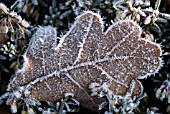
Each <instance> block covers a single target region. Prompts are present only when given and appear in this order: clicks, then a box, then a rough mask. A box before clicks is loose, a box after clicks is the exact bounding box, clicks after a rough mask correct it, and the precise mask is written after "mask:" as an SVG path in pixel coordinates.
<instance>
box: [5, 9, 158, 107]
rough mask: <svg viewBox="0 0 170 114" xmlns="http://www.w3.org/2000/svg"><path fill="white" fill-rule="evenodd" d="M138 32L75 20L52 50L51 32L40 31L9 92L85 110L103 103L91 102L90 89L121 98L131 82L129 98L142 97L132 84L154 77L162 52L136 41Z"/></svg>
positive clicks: (94, 19)
mask: <svg viewBox="0 0 170 114" xmlns="http://www.w3.org/2000/svg"><path fill="white" fill-rule="evenodd" d="M141 31H142V30H141V27H140V26H139V25H138V24H137V23H136V22H134V21H132V20H124V21H119V22H116V23H115V24H113V25H112V26H110V27H109V28H108V30H107V31H106V32H103V23H102V20H101V17H100V16H99V15H98V14H95V13H92V12H85V13H84V14H82V15H80V16H79V17H77V20H76V22H75V23H74V25H73V27H72V28H71V29H70V30H69V32H68V33H67V34H66V35H64V36H63V37H62V39H61V40H60V43H59V44H58V45H57V44H56V43H57V36H56V35H57V33H56V29H55V28H53V27H50V26H48V27H40V28H39V29H38V30H37V32H36V33H35V34H34V36H33V38H32V40H31V42H30V44H29V47H28V49H27V51H26V53H25V63H24V66H23V68H22V69H21V70H19V71H18V72H17V73H16V75H17V76H16V77H15V78H14V79H13V81H12V82H11V83H10V84H9V87H8V90H9V91H11V90H14V89H16V88H17V87H20V86H23V87H25V88H27V87H30V90H29V91H30V93H31V94H30V96H29V97H33V98H36V99H38V100H41V101H44V100H45V101H50V102H57V101H58V100H60V99H62V98H63V97H64V94H65V93H74V97H75V98H76V99H77V100H78V101H80V103H81V104H82V105H83V106H84V107H85V108H88V109H90V110H97V109H98V105H99V104H100V103H101V101H102V100H103V99H99V98H97V97H91V96H90V94H91V91H90V89H89V85H90V84H91V83H94V82H97V83H99V84H103V83H107V84H108V85H110V90H112V91H113V93H114V94H115V95H122V96H123V95H126V93H127V92H128V90H129V88H130V87H129V86H130V84H131V82H132V80H134V81H135V82H136V83H135V87H134V89H133V94H132V96H136V95H139V94H140V93H141V92H142V88H143V87H142V85H141V83H140V82H139V81H138V80H137V79H139V78H144V77H146V76H148V75H151V74H154V73H156V72H157V71H158V70H159V68H160V66H161V59H160V56H161V48H160V47H159V45H157V44H156V43H154V42H151V41H149V40H148V39H145V38H141Z"/></svg>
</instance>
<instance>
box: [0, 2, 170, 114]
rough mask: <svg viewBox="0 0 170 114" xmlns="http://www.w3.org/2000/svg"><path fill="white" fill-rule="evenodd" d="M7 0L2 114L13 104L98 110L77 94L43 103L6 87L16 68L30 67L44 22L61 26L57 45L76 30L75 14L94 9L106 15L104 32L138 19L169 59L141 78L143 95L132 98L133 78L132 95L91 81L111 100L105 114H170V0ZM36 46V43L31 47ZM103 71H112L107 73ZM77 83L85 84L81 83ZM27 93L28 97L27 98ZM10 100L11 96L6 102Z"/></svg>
mask: <svg viewBox="0 0 170 114" xmlns="http://www.w3.org/2000/svg"><path fill="white" fill-rule="evenodd" d="M1 2H2V3H0V32H1V33H0V93H1V94H0V95H2V96H1V98H0V104H1V105H0V113H1V110H2V109H3V110H4V109H5V110H7V111H8V109H9V108H10V107H9V106H6V104H7V105H10V106H11V111H12V112H13V113H16V112H18V113H23V114H25V113H28V114H33V113H43V114H48V113H49V114H50V113H59V114H61V113H68V112H74V113H84V111H85V112H88V113H89V112H91V113H97V112H92V111H88V110H87V109H84V108H83V107H81V102H79V101H78V100H77V99H75V98H74V97H75V96H74V94H72V93H67V94H65V93H63V95H64V96H63V98H62V99H60V100H59V101H58V102H57V103H51V102H43V101H39V100H37V99H35V98H34V97H33V98H30V97H29V98H27V96H26V95H28V94H30V93H29V92H30V91H27V90H25V88H22V87H21V86H20V87H18V88H17V89H16V90H14V91H12V92H11V93H10V92H7V91H6V89H7V85H8V83H9V80H12V79H13V78H14V77H16V74H17V73H16V71H17V72H18V71H19V70H18V69H21V68H23V66H24V65H23V63H24V59H23V58H25V54H24V53H25V51H26V50H27V48H28V44H29V42H30V41H31V40H30V39H31V38H32V34H34V33H35V31H36V30H37V28H39V27H38V26H53V27H56V28H57V29H56V30H57V34H56V33H55V35H56V36H54V37H56V38H55V41H56V43H55V45H57V44H58V43H59V42H60V41H62V38H63V34H65V33H66V32H67V31H68V30H70V29H71V27H72V25H73V22H74V21H75V18H76V17H77V16H79V15H81V14H82V13H83V12H84V11H93V12H95V13H98V14H99V15H101V17H102V20H103V21H104V25H103V26H104V27H103V28H104V31H106V30H107V29H108V27H109V26H110V25H112V24H114V23H115V22H120V21H122V20H133V21H135V22H136V23H138V25H139V26H140V27H141V28H142V37H143V38H147V39H146V40H147V41H148V40H149V42H156V43H157V44H159V45H160V46H161V48H162V50H163V51H161V52H160V53H162V55H161V58H162V60H163V61H161V66H159V68H158V69H159V71H158V70H156V72H154V73H150V74H149V77H148V78H147V79H144V80H140V81H141V82H142V85H143V86H144V90H143V93H142V94H141V95H138V96H134V97H130V96H131V94H132V93H133V89H134V88H135V86H134V85H135V83H133V81H132V83H131V85H130V87H131V88H130V89H129V91H128V92H129V93H128V94H127V95H125V96H122V95H113V94H111V93H112V91H110V90H109V85H107V84H103V85H102V86H99V85H100V84H98V83H91V85H89V90H90V91H91V96H94V97H98V98H101V99H106V100H105V101H103V102H102V103H101V104H100V105H99V107H98V109H99V110H100V112H101V113H105V114H111V113H120V114H121V113H147V114H153V113H170V105H169V103H170V87H169V86H170V79H169V69H170V68H169V66H170V65H169V64H170V43H169V42H170V37H169V35H170V34H169V20H170V15H169V14H168V13H170V11H169V10H168V7H169V6H170V3H169V2H167V1H166V0H157V1H154V0H151V1H150V0H66V1H65V0H24V1H21V0H17V1H13V0H4V1H1ZM40 41H42V42H41V43H43V42H44V41H43V40H40ZM32 42H33V41H32ZM45 43H46V41H45ZM84 43H85V41H84ZM33 44H34V43H31V45H33ZM82 45H83V44H82ZM35 47H36V44H35ZM80 47H81V44H80ZM35 49H36V48H35ZM37 49H38V48H37ZM37 55H38V54H37ZM115 58H116V57H115ZM116 59H120V58H118V57H117V58H116ZM121 59H122V58H121ZM76 62H77V61H76ZM89 64H90V63H89ZM27 65H28V64H26V66H24V67H27ZM82 65H83V64H82ZM28 66H29V65H28ZM117 66H118V65H117ZM139 66H140V65H139ZM148 66H149V65H148ZM160 67H161V69H160ZM68 69H69V68H68ZM68 69H63V70H68ZM70 69H71V68H70ZM98 69H100V67H98ZM60 70H61V69H60ZM100 70H102V69H100ZM37 72H38V71H37ZM136 72H137V71H136ZM102 74H105V75H106V74H107V73H106V72H104V71H103V72H102ZM147 76H148V75H147ZM67 77H68V78H70V79H71V80H72V81H73V82H74V79H73V78H71V77H70V76H69V75H68V74H67ZM141 78H144V77H141ZM145 78H146V75H145ZM120 82H121V81H120ZM74 83H75V84H76V85H77V86H79V87H80V88H81V86H80V85H79V84H77V83H76V82H74ZM139 85H140V84H139ZM23 92H24V95H25V96H23V94H22V93H23ZM6 99H8V100H7V101H6Z"/></svg>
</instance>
